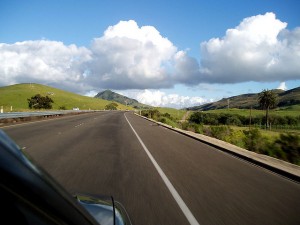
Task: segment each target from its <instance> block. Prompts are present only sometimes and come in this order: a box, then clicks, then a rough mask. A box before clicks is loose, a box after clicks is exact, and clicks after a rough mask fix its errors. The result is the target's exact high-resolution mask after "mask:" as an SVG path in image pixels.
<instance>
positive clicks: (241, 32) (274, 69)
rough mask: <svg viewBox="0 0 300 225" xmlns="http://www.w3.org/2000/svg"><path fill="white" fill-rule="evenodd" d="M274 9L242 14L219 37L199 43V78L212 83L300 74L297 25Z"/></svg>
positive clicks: (297, 76) (291, 76) (298, 30)
mask: <svg viewBox="0 0 300 225" xmlns="http://www.w3.org/2000/svg"><path fill="white" fill-rule="evenodd" d="M286 27H287V23H285V22H281V21H280V20H279V19H276V16H275V14H274V13H266V14H264V15H257V16H252V17H249V18H245V19H244V20H243V21H242V22H241V23H240V24H239V25H238V26H237V27H235V28H233V29H228V30H227V32H226V35H225V36H224V37H222V38H213V39H210V40H209V41H207V42H203V43H201V57H202V60H201V66H202V68H201V69H202V71H204V72H203V73H202V76H203V77H202V79H203V80H205V81H207V82H212V83H239V82H245V81H258V82H261V81H278V80H283V79H285V80H292V79H299V78H300V72H299V71H300V64H299V60H300V28H299V27H298V28H295V29H294V30H292V31H289V30H287V29H286Z"/></svg>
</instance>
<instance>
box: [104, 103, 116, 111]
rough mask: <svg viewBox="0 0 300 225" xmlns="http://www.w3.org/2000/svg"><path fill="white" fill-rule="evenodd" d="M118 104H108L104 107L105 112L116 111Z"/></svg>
mask: <svg viewBox="0 0 300 225" xmlns="http://www.w3.org/2000/svg"><path fill="white" fill-rule="evenodd" d="M117 107H118V104H117V103H115V102H112V103H109V104H108V105H106V106H105V109H106V110H117Z"/></svg>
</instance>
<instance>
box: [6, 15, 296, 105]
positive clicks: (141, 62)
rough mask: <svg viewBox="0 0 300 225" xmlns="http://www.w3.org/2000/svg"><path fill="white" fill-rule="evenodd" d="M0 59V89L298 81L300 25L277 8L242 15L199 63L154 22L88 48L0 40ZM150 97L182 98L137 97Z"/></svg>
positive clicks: (204, 48) (108, 34)
mask: <svg viewBox="0 0 300 225" xmlns="http://www.w3.org/2000/svg"><path fill="white" fill-rule="evenodd" d="M0 62H1V63H0V85H1V86H4V85H10V84H15V83H24V82H27V83H28V82H37V83H42V84H47V85H52V86H56V87H60V88H64V89H67V90H70V91H75V92H77V93H87V92H90V91H95V90H96V91H97V90H100V89H105V88H110V89H115V90H128V89H152V90H153V89H159V88H171V87H173V86H174V85H175V84H183V85H189V86H190V85H198V84H200V83H239V82H246V81H257V82H269V81H283V80H284V81H287V80H295V79H296V80H297V79H300V63H299V62H300V27H297V28H295V29H294V30H288V29H287V23H285V22H282V21H280V20H279V19H276V16H275V14H274V13H266V14H264V15H257V16H253V17H248V18H245V19H244V20H243V21H242V22H241V23H240V24H239V25H238V26H236V27H235V28H231V29H228V30H227V31H226V33H225V35H224V36H223V37H218V38H212V39H210V40H208V41H206V42H203V43H200V62H199V61H197V60H196V59H195V58H193V57H190V56H189V55H188V53H187V52H185V51H182V50H178V49H177V47H176V46H174V44H173V43H172V42H171V41H170V40H168V38H166V37H163V36H162V35H161V34H160V32H159V31H158V30H157V29H156V28H155V27H153V26H141V27H139V26H138V24H137V23H136V22H135V21H133V20H129V21H120V22H119V23H118V24H116V25H113V26H110V27H108V28H107V29H106V30H105V32H104V33H103V36H101V37H98V38H95V39H93V40H92V43H91V45H90V46H88V47H78V46H76V45H65V44H64V43H62V42H58V41H50V40H33V41H23V42H17V43H14V44H6V43H0ZM147 95H152V96H154V95H158V96H159V97H157V98H156V99H158V100H157V101H158V102H159V104H162V105H163V104H164V102H165V100H164V99H168V102H170V103H172V101H173V100H174V99H177V100H176V101H179V102H180V101H182V102H184V101H185V100H184V97H179V96H166V95H165V94H163V93H161V92H159V91H158V92H155V91H152V92H151V93H148V92H147V91H145V92H144V93H143V95H141V98H143V96H144V99H150V98H148V97H145V96H147ZM147 101H148V100H147ZM147 101H146V102H147ZM195 101H196V100H195ZM199 101H201V99H200V100H199ZM174 102H175V100H174ZM149 104H150V103H149ZM152 104H154V105H155V104H156V102H153V103H152ZM157 104H158V103H157Z"/></svg>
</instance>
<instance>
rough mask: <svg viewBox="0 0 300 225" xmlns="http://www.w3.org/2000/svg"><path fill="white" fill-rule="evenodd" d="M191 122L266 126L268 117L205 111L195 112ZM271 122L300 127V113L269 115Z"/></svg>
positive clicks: (272, 123) (274, 124)
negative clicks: (294, 114) (293, 114)
mask: <svg viewBox="0 0 300 225" xmlns="http://www.w3.org/2000/svg"><path fill="white" fill-rule="evenodd" d="M189 122H191V123H197V124H205V125H233V126H249V125H254V126H258V127H261V126H264V124H266V117H265V116H263V115H256V116H252V117H250V116H243V115H239V114H229V113H218V114H217V113H216V114H215V113H205V112H194V113H193V114H192V115H191V116H190V118H189ZM269 123H270V124H271V125H272V126H277V127H284V126H292V127H300V115H299V116H280V115H269Z"/></svg>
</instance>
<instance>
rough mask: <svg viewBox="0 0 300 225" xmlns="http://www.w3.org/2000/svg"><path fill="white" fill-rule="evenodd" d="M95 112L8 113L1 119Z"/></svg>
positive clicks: (0, 116)
mask: <svg viewBox="0 0 300 225" xmlns="http://www.w3.org/2000/svg"><path fill="white" fill-rule="evenodd" d="M94 111H95V110H58V111H34V112H8V113H0V119H10V118H24V117H31V116H54V115H63V114H69V113H83V112H94Z"/></svg>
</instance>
